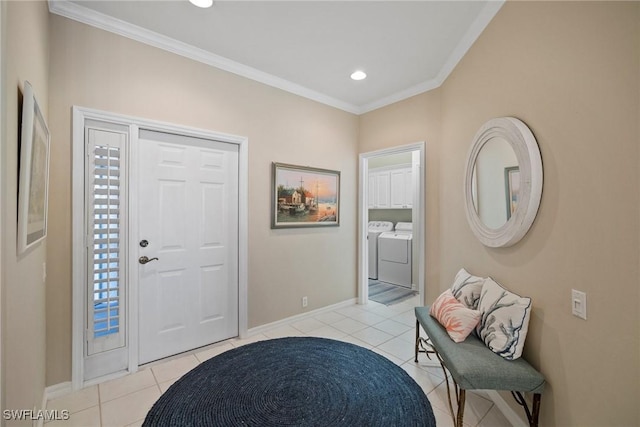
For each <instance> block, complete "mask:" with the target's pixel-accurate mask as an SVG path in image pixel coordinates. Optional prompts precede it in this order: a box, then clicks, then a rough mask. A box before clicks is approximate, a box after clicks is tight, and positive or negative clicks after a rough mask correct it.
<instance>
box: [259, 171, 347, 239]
mask: <svg viewBox="0 0 640 427" xmlns="http://www.w3.org/2000/svg"><path fill="white" fill-rule="evenodd" d="M272 177H273V180H272V196H271V202H272V206H271V228H293V227H327V226H337V225H339V224H340V172H339V171H332V170H327V169H319V168H312V167H307V166H295V165H288V164H284V163H273V164H272Z"/></svg>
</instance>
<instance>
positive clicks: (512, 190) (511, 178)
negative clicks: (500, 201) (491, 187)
mask: <svg viewBox="0 0 640 427" xmlns="http://www.w3.org/2000/svg"><path fill="white" fill-rule="evenodd" d="M504 182H505V197H506V199H507V221H508V220H509V218H511V215H512V214H513V213H514V212H515V211H516V209H517V208H518V200H519V198H520V168H519V167H518V166H511V167H508V168H504Z"/></svg>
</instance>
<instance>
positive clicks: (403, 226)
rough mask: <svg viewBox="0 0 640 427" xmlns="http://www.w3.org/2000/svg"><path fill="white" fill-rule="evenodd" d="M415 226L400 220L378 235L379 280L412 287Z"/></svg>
mask: <svg viewBox="0 0 640 427" xmlns="http://www.w3.org/2000/svg"><path fill="white" fill-rule="evenodd" d="M412 246H413V226H412V224H411V223H410V222H399V223H397V224H396V228H395V230H394V231H387V232H384V233H380V235H379V236H378V280H380V281H381V282H387V283H393V284H394V285H399V286H404V287H406V288H411V282H412V280H411V279H412V265H411V264H412Z"/></svg>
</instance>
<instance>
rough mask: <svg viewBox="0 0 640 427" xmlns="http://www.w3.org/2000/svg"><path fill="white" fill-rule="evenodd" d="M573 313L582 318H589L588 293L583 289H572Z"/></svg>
mask: <svg viewBox="0 0 640 427" xmlns="http://www.w3.org/2000/svg"><path fill="white" fill-rule="evenodd" d="M571 313H572V314H573V315H574V316H577V317H579V318H581V319H584V320H587V294H586V293H584V292H581V291H576V290H575V289H572V290H571Z"/></svg>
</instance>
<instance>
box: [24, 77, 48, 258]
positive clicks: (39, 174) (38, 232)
mask: <svg viewBox="0 0 640 427" xmlns="http://www.w3.org/2000/svg"><path fill="white" fill-rule="evenodd" d="M49 140H50V134H49V129H48V127H47V123H46V122H45V120H44V116H43V115H42V111H41V110H40V107H39V106H38V102H37V101H36V98H35V95H34V93H33V88H32V87H31V84H30V83H29V82H27V81H25V82H24V90H23V103H22V129H21V140H20V176H19V179H20V181H19V192H18V254H21V253H23V252H25V251H26V250H27V249H29V248H31V247H32V246H33V245H35V244H36V243H38V242H39V241H41V240H42V239H44V238H45V237H46V236H47V194H48V184H49V183H48V181H49Z"/></svg>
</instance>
